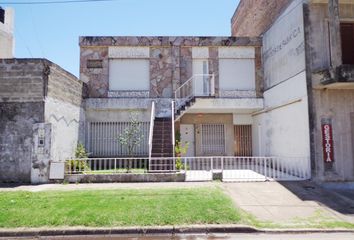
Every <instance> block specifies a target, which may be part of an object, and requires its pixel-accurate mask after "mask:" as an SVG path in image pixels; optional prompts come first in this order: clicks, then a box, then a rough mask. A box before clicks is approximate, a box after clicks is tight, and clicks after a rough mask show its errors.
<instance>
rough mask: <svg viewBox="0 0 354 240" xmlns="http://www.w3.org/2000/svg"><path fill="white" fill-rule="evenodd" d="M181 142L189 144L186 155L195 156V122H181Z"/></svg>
mask: <svg viewBox="0 0 354 240" xmlns="http://www.w3.org/2000/svg"><path fill="white" fill-rule="evenodd" d="M180 130H181V142H182V144H183V145H185V144H188V149H187V153H186V154H185V156H184V157H194V156H195V152H194V149H195V143H194V125H193V124H181V126H180Z"/></svg>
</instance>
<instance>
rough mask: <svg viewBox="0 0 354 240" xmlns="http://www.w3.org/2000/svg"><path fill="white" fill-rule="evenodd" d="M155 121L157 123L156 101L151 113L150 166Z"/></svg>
mask: <svg viewBox="0 0 354 240" xmlns="http://www.w3.org/2000/svg"><path fill="white" fill-rule="evenodd" d="M154 123H155V101H152V103H151V115H150V131H149V168H150V162H151V152H152V138H153V134H154Z"/></svg>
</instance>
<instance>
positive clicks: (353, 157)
mask: <svg viewBox="0 0 354 240" xmlns="http://www.w3.org/2000/svg"><path fill="white" fill-rule="evenodd" d="M267 2H268V1H241V2H240V5H239V7H238V9H237V10H236V12H235V15H234V17H233V18H232V25H233V26H234V29H233V34H234V36H236V37H237V36H238V34H239V32H242V35H243V36H259V37H262V39H263V40H262V42H263V44H262V45H263V46H262V61H263V67H264V104H265V109H267V108H269V111H267V112H265V113H263V114H260V115H259V118H258V120H257V121H258V122H259V126H260V128H261V129H263V131H265V132H266V133H268V134H264V136H265V139H264V141H263V144H262V145H263V146H264V148H265V151H266V154H271V155H273V154H277V151H282V150H280V149H283V150H285V149H288V150H290V149H292V150H291V151H294V152H298V151H299V150H300V149H295V148H294V146H296V143H295V145H293V142H292V141H300V142H302V143H303V146H302V149H303V150H306V152H309V153H310V156H311V167H312V172H313V177H314V178H315V179H317V180H321V181H348V180H353V179H354V134H353V128H354V122H353V112H354V105H353V104H354V82H353V81H354V77H353V69H354V67H353V66H354V65H353V64H354V61H353V56H354V52H353V49H354V44H353V43H354V31H353V26H354V25H353V23H354V2H353V1H340V0H339V1H338V0H330V1H321V0H309V1H300V0H293V1H274V2H277V4H278V6H273V5H271V4H270V5H267V4H266V3H267ZM250 9H251V11H249V14H248V15H246V16H245V17H244V18H240V16H241V15H242V14H244V12H245V11H246V10H250ZM260 9H263V10H264V11H263V12H267V11H272V10H273V9H276V11H277V13H278V14H277V15H274V14H273V15H262V14H261V13H260ZM260 15H261V17H259V16H260ZM254 16H257V17H254ZM252 19H253V21H251V20H252ZM264 23H267V24H264ZM241 30H242V31H241ZM279 104H283V106H282V107H281V108H279V107H278V105H279ZM299 133H300V135H299ZM290 139H293V140H290ZM267 142H269V144H268V143H267ZM282 143H283V144H282ZM297 146H299V145H298V144H297Z"/></svg>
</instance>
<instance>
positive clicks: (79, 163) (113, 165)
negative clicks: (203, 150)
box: [65, 157, 176, 175]
mask: <svg viewBox="0 0 354 240" xmlns="http://www.w3.org/2000/svg"><path fill="white" fill-rule="evenodd" d="M175 160H176V159H175V158H169V157H168V158H162V157H161V158H148V157H146V158H81V159H70V160H67V161H66V162H65V174H68V175H70V174H121V173H136V174H138V173H147V172H173V171H176V164H175Z"/></svg>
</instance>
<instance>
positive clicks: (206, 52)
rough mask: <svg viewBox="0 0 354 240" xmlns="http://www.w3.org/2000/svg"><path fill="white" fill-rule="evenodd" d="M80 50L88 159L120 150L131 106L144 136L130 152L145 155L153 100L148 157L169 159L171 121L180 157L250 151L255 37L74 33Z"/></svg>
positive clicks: (258, 101)
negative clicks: (184, 146)
mask: <svg viewBox="0 0 354 240" xmlns="http://www.w3.org/2000/svg"><path fill="white" fill-rule="evenodd" d="M80 49H81V53H80V55H81V61H80V62H81V66H80V78H81V80H83V81H84V82H86V84H87V91H86V99H85V108H86V125H87V126H86V147H87V148H88V151H89V152H90V153H91V156H93V157H109V156H111V157H113V156H114V157H116V156H125V155H126V154H127V152H126V151H125V150H124V147H122V146H121V145H120V144H119V142H118V141H117V139H118V137H119V134H120V133H121V132H122V130H123V129H124V126H125V125H126V124H128V122H129V112H130V111H131V110H135V111H137V112H138V113H139V114H138V118H139V121H141V126H142V128H143V132H144V137H145V139H144V141H143V143H142V144H141V146H140V147H139V148H138V149H137V150H136V152H135V155H141V156H147V155H148V154H149V146H148V141H149V139H148V137H149V123H150V119H151V115H152V114H151V108H152V102H155V109H156V111H155V113H154V115H155V117H156V118H155V121H154V124H155V127H154V136H155V137H154V140H155V141H153V146H152V156H155V157H160V156H161V157H163V156H165V157H166V156H173V150H172V147H171V145H172V136H171V129H172V125H173V127H174V128H175V129H176V132H177V135H180V138H181V141H182V142H188V144H189V147H188V152H187V154H186V155H187V156H252V154H253V152H254V149H253V148H254V145H253V141H252V138H253V136H252V132H253V128H254V126H252V122H253V121H252V114H254V113H255V112H257V111H260V110H262V109H263V107H264V106H263V98H262V69H261V68H262V66H261V39H260V38H243V37H81V38H80ZM172 102H174V109H172ZM172 121H173V124H171V123H172ZM178 133H180V134H178ZM256 152H257V151H256Z"/></svg>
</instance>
